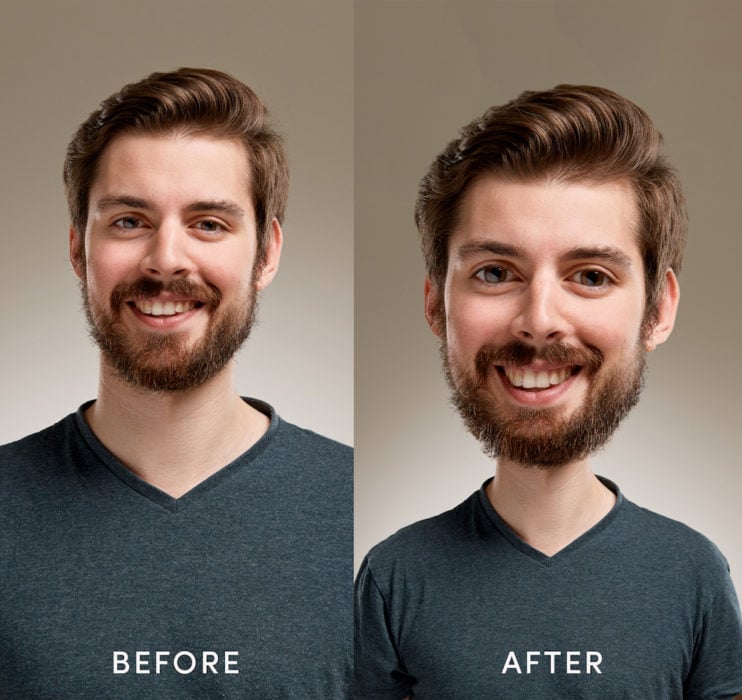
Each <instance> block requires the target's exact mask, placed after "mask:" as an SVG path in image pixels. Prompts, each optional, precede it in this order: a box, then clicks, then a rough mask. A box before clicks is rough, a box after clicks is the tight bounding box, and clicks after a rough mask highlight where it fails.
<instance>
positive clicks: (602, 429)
mask: <svg viewBox="0 0 742 700" xmlns="http://www.w3.org/2000/svg"><path fill="white" fill-rule="evenodd" d="M440 350H441V356H442V359H443V368H444V373H445V375H446V380H447V382H448V385H449V387H450V389H451V402H452V403H453V405H454V406H455V407H456V409H457V410H458V412H459V413H460V414H461V416H462V418H463V419H464V423H465V425H466V427H467V429H468V430H469V432H471V433H472V435H474V437H476V438H477V440H479V442H480V443H481V445H482V449H483V451H484V452H485V454H487V455H488V456H490V457H493V458H497V457H500V458H503V459H506V460H508V461H512V462H516V463H518V464H522V465H524V466H534V467H539V468H542V469H548V468H555V467H560V466H563V465H565V464H568V463H571V462H575V461H578V460H580V459H583V458H585V457H587V456H588V455H589V454H592V453H594V452H596V451H597V450H599V449H600V448H601V447H603V445H605V443H606V442H607V441H608V440H609V439H610V437H611V436H612V435H613V433H614V432H615V430H616V428H618V426H619V424H620V423H621V421H622V420H623V419H624V418H625V417H626V415H627V414H628V413H629V411H630V410H631V409H632V408H633V406H635V405H636V403H637V401H638V400H639V395H640V394H641V390H642V388H643V386H644V374H645V368H646V358H645V353H644V351H643V349H642V348H641V346H637V350H636V353H635V356H634V361H633V362H632V363H631V364H630V365H628V364H627V365H626V366H624V367H622V368H619V369H616V370H611V371H609V370H607V369H606V368H605V366H604V362H603V357H602V354H601V353H600V351H599V350H597V348H586V349H584V350H583V349H578V348H573V347H570V346H565V345H561V344H557V345H553V346H549V347H547V349H546V350H545V351H544V352H542V353H537V352H536V351H535V349H533V348H531V347H530V346H527V345H525V344H523V343H519V342H517V341H515V342H513V343H509V344H507V345H504V346H501V347H495V346H491V345H488V346H485V347H484V348H482V349H481V350H480V351H479V353H478V354H477V358H476V362H475V371H474V373H471V372H469V371H467V370H465V369H464V368H462V367H460V366H458V365H457V364H456V360H455V358H452V357H451V356H450V354H449V352H448V349H447V347H446V345H445V342H444V343H442V344H441V348H440ZM536 357H539V358H541V359H544V360H546V361H547V362H555V363H556V362H566V363H569V364H574V365H579V366H580V367H581V370H580V371H581V372H585V373H586V374H587V375H588V376H589V377H590V378H591V385H590V387H589V391H588V395H587V397H586V399H585V401H584V402H583V404H582V405H581V406H580V407H578V408H577V409H576V410H575V411H574V412H573V414H572V415H570V416H562V415H561V413H562V411H561V410H560V409H552V408H547V409H533V408H527V407H523V408H514V407H503V406H500V405H498V404H497V403H496V402H495V401H494V399H493V397H492V395H491V393H490V391H489V389H488V386H487V380H488V376H489V375H490V373H492V372H494V371H496V370H495V369H494V365H495V364H496V363H497V362H501V363H503V364H505V363H507V362H511V363H514V364H528V363H530V362H532V361H533V360H534V359H535V358H536ZM497 381H500V378H497ZM505 381H507V380H505Z"/></svg>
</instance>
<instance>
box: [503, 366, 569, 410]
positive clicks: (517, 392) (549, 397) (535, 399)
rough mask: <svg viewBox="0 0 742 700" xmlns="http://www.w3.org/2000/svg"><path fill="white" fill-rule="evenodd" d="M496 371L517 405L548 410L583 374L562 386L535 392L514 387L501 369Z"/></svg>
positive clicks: (566, 380)
mask: <svg viewBox="0 0 742 700" xmlns="http://www.w3.org/2000/svg"><path fill="white" fill-rule="evenodd" d="M495 371H496V372H497V376H498V377H499V379H500V382H501V383H502V386H503V387H504V388H505V391H506V393H507V394H508V396H510V397H511V398H512V399H513V400H514V401H515V402H516V403H518V404H520V405H522V406H528V407H530V408H546V407H548V406H550V405H552V404H554V403H555V402H556V401H558V400H559V399H561V398H562V397H563V396H564V394H565V393H566V392H568V391H569V390H570V388H571V387H572V386H573V385H574V384H575V382H576V381H578V378H579V377H581V376H582V374H583V372H582V371H579V372H577V373H575V374H573V375H572V376H570V377H568V378H567V379H565V380H564V381H563V382H562V383H561V384H555V385H554V386H550V387H549V388H548V389H539V390H537V391H533V390H528V389H522V388H521V387H517V386H514V385H513V384H511V383H510V380H509V379H508V378H507V377H506V376H505V374H504V373H502V372H500V370H499V369H495Z"/></svg>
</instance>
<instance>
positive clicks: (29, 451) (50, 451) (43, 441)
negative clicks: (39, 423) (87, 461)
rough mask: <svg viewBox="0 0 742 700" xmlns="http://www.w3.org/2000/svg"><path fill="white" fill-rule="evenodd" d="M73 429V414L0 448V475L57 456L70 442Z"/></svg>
mask: <svg viewBox="0 0 742 700" xmlns="http://www.w3.org/2000/svg"><path fill="white" fill-rule="evenodd" d="M73 429H74V414H70V415H69V416H67V417H66V418H63V419H62V420H61V421H59V422H58V423H55V424H54V425H52V426H49V427H48V428H45V429H44V430H40V431H39V432H36V433H32V434H31V435H27V436H26V437H24V438H21V439H20V440H16V441H15V442H10V443H8V444H6V445H2V446H0V473H2V474H3V475H7V474H8V473H9V472H12V471H13V470H14V469H21V470H24V471H26V470H28V468H29V467H32V466H35V465H38V466H41V465H44V464H47V463H48V462H49V458H53V457H55V456H57V455H58V454H59V452H60V450H63V449H64V447H65V445H66V444H67V443H68V442H69V441H70V433H71V431H72V430H73Z"/></svg>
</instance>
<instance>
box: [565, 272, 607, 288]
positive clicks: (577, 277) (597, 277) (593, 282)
mask: <svg viewBox="0 0 742 700" xmlns="http://www.w3.org/2000/svg"><path fill="white" fill-rule="evenodd" d="M572 280H573V281H575V282H577V283H578V284H581V285H583V286H585V287H607V286H608V285H609V284H611V279H610V277H608V275H607V274H606V273H605V272H602V271H601V270H580V271H579V272H576V273H575V274H574V276H573V277H572Z"/></svg>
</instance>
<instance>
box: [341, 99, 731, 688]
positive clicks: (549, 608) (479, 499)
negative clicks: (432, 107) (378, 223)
mask: <svg viewBox="0 0 742 700" xmlns="http://www.w3.org/2000/svg"><path fill="white" fill-rule="evenodd" d="M415 218H416V223H417V226H418V229H419V231H420V233H421V239H422V248H423V253H424V256H425V261H426V266H427V279H426V283H425V313H426V318H427V320H428V323H429V325H430V327H431V329H432V330H433V332H434V333H435V335H436V336H437V337H438V338H439V340H440V347H441V354H442V357H443V364H444V371H445V375H446V378H447V380H448V383H449V385H450V388H451V392H452V396H453V403H454V405H455V406H456V407H457V408H458V410H459V412H460V414H461V416H462V417H463V419H464V422H465V424H466V426H467V428H468V429H469V430H470V432H471V433H472V434H473V435H474V436H475V437H476V438H477V439H478V440H479V441H480V442H481V444H482V446H483V448H484V450H485V452H486V453H487V454H488V455H490V456H491V457H493V458H495V459H496V460H497V468H496V474H495V477H494V478H492V479H490V480H488V481H487V482H485V484H484V485H483V486H482V488H481V489H480V490H479V491H478V492H476V493H474V494H473V495H472V496H471V497H470V498H469V499H467V500H466V501H465V502H464V503H462V504H461V505H459V506H458V507H457V508H454V509H453V510H451V511H449V512H447V513H444V514H442V515H440V516H437V517H434V518H431V519H428V520H424V521H421V522H419V523H416V524H414V525H412V526H409V527H407V528H404V529H402V530H401V531H399V532H398V533H396V534H395V535H393V536H392V537H390V538H389V539H387V540H386V541H384V542H382V543H381V544H379V545H377V546H376V547H375V548H373V549H372V550H371V552H370V553H369V554H368V556H367V557H366V559H365V560H364V562H363V564H362V567H361V571H360V573H359V575H358V579H357V584H356V655H355V659H356V672H355V677H356V680H355V692H356V697H359V698H390V699H392V698H394V699H400V698H405V697H415V698H421V699H422V698H467V700H476V699H479V698H482V699H483V698H487V699H488V700H490V699H491V698H549V699H550V700H551V699H553V698H568V699H570V700H574V698H600V699H601V700H606V699H610V698H681V697H683V698H730V697H733V696H737V694H738V693H742V626H741V624H740V612H739V604H738V601H737V598H736V594H735V592H734V589H733V586H732V582H731V579H730V576H729V570H728V566H727V563H726V561H725V559H724V558H723V556H722V555H721V554H720V553H719V551H718V550H717V549H716V547H715V546H714V545H713V544H711V543H710V542H709V541H708V540H707V539H705V538H704V537H703V536H702V535H700V534H698V533H696V532H694V531H692V530H690V529H689V528H687V527H686V526H684V525H682V524H680V523H677V522H674V521H671V520H669V519H666V518H664V517H662V516H659V515H655V514H653V513H651V512H649V511H647V510H644V509H642V508H639V507H637V506H636V505H634V504H633V503H631V502H629V501H628V500H627V499H625V498H624V497H623V496H622V494H621V492H620V491H619V489H618V487H617V486H616V485H615V484H614V483H612V482H610V481H608V480H607V479H604V478H600V477H597V476H596V475H594V474H593V472H592V471H591V468H590V464H589V458H590V455H591V454H593V453H594V452H595V451H596V450H597V449H599V448H600V447H601V446H603V445H604V444H605V442H606V441H607V440H608V439H609V438H610V436H611V434H612V433H613V432H614V431H615V429H616V427H617V426H618V425H619V423H620V422H621V420H622V419H623V418H624V417H625V416H626V414H627V413H628V412H629V410H630V409H631V407H632V406H633V405H634V404H635V403H636V402H637V400H638V398H639V393H640V390H641V387H642V383H643V376H644V365H645V356H646V354H647V353H648V352H650V351H652V350H653V349H654V348H655V347H656V346H657V345H658V344H660V343H663V342H664V341H665V340H667V338H668V337H669V335H670V333H671V331H672V329H673V324H674V321H675V315H676V311H677V306H678V298H679V290H678V280H677V275H678V273H679V271H680V267H681V261H682V255H683V248H684V243H685V233H686V214H685V209H684V204H683V196H682V192H681V188H680V184H679V182H678V179H677V177H676V175H675V174H674V172H673V170H672V169H671V168H670V166H669V165H668V163H667V162H666V159H665V157H664V155H663V153H662V139H661V136H660V134H659V132H658V131H657V129H656V128H655V127H654V125H653V124H652V122H651V121H650V119H649V117H648V116H647V115H646V114H645V113H644V112H643V111H642V110H641V109H640V108H638V107H637V106H636V105H634V104H633V103H631V102H630V101H628V100H626V99H624V98H623V97H621V96H619V95H617V94H615V93H613V92H611V91H609V90H605V89H602V88H596V87H586V86H570V85H561V86H558V87H556V88H555V89H553V90H549V91H544V92H526V93H523V94H522V95H521V96H520V97H519V98H517V99H516V100H513V101H512V102H510V103H508V104H506V105H503V106H500V107H493V108H491V109H490V110H488V111H487V112H486V113H485V114H484V115H483V116H482V117H481V118H478V119H476V120H475V121H473V122H472V123H471V124H469V125H468V126H466V127H465V128H464V129H463V130H462V132H461V135H460V137H459V138H458V139H457V140H455V141H453V142H452V143H450V144H449V145H448V146H447V147H446V149H445V150H444V151H443V152H442V153H441V154H440V155H439V156H438V157H437V158H436V160H435V161H434V162H433V164H432V166H431V167H430V170H429V171H428V173H427V174H426V176H425V177H424V178H423V181H422V184H421V187H420V191H419V194H418V199H417V205H416V210H415Z"/></svg>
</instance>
